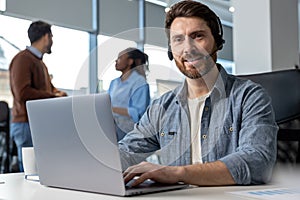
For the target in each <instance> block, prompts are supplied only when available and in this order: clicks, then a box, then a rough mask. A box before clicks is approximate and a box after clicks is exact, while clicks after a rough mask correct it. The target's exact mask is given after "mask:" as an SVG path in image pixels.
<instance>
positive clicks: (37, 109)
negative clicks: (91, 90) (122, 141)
mask: <svg viewBox="0 0 300 200" xmlns="http://www.w3.org/2000/svg"><path fill="white" fill-rule="evenodd" d="M26 105H27V111H28V117H29V124H30V129H31V134H32V139H33V145H34V148H35V154H36V162H37V168H38V172H39V178H40V182H41V184H43V185H47V186H53V187H60V188H68V189H75V190H83V191H90V192H99V193H107V194H115V195H121V196H123V195H125V186H124V181H123V177H122V170H121V163H120V157H119V151H118V146H117V139H116V133H115V126H114V122H113V116H112V112H111V104H110V98H109V95H108V94H94V95H85V96H73V97H62V98H53V99H43V100H33V101H28V102H27V104H26Z"/></svg>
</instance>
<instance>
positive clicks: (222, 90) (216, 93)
mask: <svg viewBox="0 0 300 200" xmlns="http://www.w3.org/2000/svg"><path fill="white" fill-rule="evenodd" d="M217 67H218V70H219V75H218V78H217V80H216V82H215V84H214V87H213V89H212V91H211V95H210V96H212V97H213V99H215V100H216V99H221V98H226V96H227V92H226V82H227V78H228V74H227V72H226V71H225V69H224V68H223V67H222V65H220V64H218V63H217ZM174 93H175V94H176V96H177V98H178V99H179V101H180V102H182V103H183V102H186V101H187V83H186V80H185V81H184V83H183V84H182V85H181V86H180V87H177V88H176V89H175V90H174Z"/></svg>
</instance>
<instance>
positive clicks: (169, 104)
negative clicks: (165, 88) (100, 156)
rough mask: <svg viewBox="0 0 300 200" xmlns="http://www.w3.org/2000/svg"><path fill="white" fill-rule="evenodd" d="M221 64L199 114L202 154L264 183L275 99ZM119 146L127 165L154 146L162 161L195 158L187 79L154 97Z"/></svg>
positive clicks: (271, 152) (248, 180)
mask: <svg viewBox="0 0 300 200" xmlns="http://www.w3.org/2000/svg"><path fill="white" fill-rule="evenodd" d="M218 68H219V71H220V73H219V77H218V79H217V81H216V83H215V86H214V88H213V89H212V92H211V94H210V96H209V97H208V98H207V99H206V101H205V105H204V109H203V115H202V119H201V150H202V151H201V154H202V160H203V162H213V161H216V160H220V161H222V162H223V163H225V165H226V166H227V168H228V170H229V171H230V173H231V175H232V177H233V178H234V180H235V182H236V183H237V184H261V183H266V182H268V181H269V180H270V178H271V174H272V169H273V167H274V164H275V161H276V152H277V149H276V145H277V142H276V141H277V130H278V127H277V125H276V123H275V117H274V112H273V109H272V106H271V99H270V97H269V96H268V95H267V93H266V91H265V90H264V89H263V88H262V87H261V86H260V85H258V84H256V83H253V82H251V81H250V80H243V79H240V78H237V77H235V76H233V75H229V74H227V73H226V72H225V70H224V69H223V67H222V66H220V65H218ZM119 149H120V154H121V158H122V166H123V169H126V168H127V167H128V166H131V165H134V164H137V163H139V162H141V161H143V160H145V158H146V157H147V156H149V155H151V154H152V153H154V152H156V151H159V154H160V158H161V160H160V161H161V163H162V164H163V165H176V166H180V165H188V164H191V163H192V162H191V161H192V159H191V134H190V122H189V109H188V105H187V86H186V83H184V84H183V85H182V86H181V87H178V88H176V89H175V90H173V91H170V92H168V93H166V94H164V95H163V96H162V97H160V98H159V99H157V100H154V101H153V102H152V103H151V105H150V106H149V108H148V109H147V111H146V113H145V114H144V116H143V117H142V118H141V120H140V122H139V123H137V124H136V125H135V128H134V130H133V131H132V132H130V133H128V134H127V135H126V137H125V138H124V139H123V140H121V141H120V142H119Z"/></svg>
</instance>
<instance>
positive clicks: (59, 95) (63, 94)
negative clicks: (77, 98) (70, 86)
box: [54, 91, 67, 97]
mask: <svg viewBox="0 0 300 200" xmlns="http://www.w3.org/2000/svg"><path fill="white" fill-rule="evenodd" d="M54 95H55V96H56V97H65V96H67V93H65V92H63V91H57V92H55V93H54Z"/></svg>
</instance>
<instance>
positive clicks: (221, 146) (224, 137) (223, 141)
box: [216, 122, 237, 159]
mask: <svg viewBox="0 0 300 200" xmlns="http://www.w3.org/2000/svg"><path fill="white" fill-rule="evenodd" d="M216 133H217V135H219V138H218V139H217V141H216V144H217V148H216V149H217V157H218V158H221V157H224V156H225V155H227V154H229V153H233V152H235V151H236V148H237V128H236V126H235V125H234V124H233V123H232V122H225V123H224V125H223V126H221V127H216ZM218 158H217V159H218Z"/></svg>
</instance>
